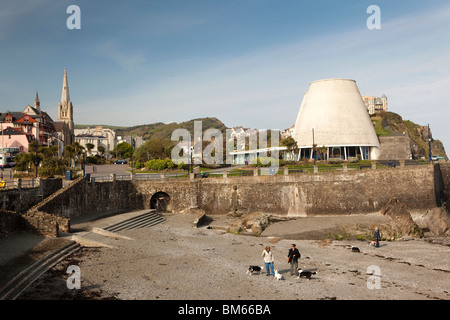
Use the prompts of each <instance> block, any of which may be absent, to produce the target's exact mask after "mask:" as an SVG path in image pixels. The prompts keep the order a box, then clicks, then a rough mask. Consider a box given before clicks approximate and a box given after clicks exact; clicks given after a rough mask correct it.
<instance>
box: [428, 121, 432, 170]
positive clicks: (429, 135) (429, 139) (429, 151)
mask: <svg viewBox="0 0 450 320" xmlns="http://www.w3.org/2000/svg"><path fill="white" fill-rule="evenodd" d="M428 160H429V161H431V131H430V124H428Z"/></svg>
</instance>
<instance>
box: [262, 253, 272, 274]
mask: <svg viewBox="0 0 450 320" xmlns="http://www.w3.org/2000/svg"><path fill="white" fill-rule="evenodd" d="M261 256H262V257H263V258H264V264H265V266H266V272H267V274H266V275H267V276H270V271H272V275H273V276H274V275H275V271H274V268H273V262H274V259H273V255H272V251H270V247H269V246H267V247H266V248H265V249H264V251H263V252H262V254H261ZM269 269H270V270H269Z"/></svg>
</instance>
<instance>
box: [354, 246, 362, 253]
mask: <svg viewBox="0 0 450 320" xmlns="http://www.w3.org/2000/svg"><path fill="white" fill-rule="evenodd" d="M352 252H361V251H359V248H358V247H353V246H352Z"/></svg>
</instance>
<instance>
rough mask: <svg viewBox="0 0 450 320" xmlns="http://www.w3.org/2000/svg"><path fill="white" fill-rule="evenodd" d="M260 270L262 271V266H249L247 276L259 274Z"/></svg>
mask: <svg viewBox="0 0 450 320" xmlns="http://www.w3.org/2000/svg"><path fill="white" fill-rule="evenodd" d="M262 270H263V267H262V266H261V267H258V266H250V267H248V270H247V274H249V275H252V274H253V273H256V272H258V274H260V273H261V271H262Z"/></svg>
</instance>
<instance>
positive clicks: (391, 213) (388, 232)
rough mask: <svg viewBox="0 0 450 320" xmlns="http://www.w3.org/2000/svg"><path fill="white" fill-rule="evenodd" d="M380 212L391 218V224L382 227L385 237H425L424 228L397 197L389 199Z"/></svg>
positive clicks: (393, 238) (391, 238)
mask: <svg viewBox="0 0 450 320" xmlns="http://www.w3.org/2000/svg"><path fill="white" fill-rule="evenodd" d="M380 212H381V214H382V215H384V216H387V217H388V218H389V219H390V223H389V225H387V226H383V228H382V229H383V238H385V239H387V240H389V239H390V240H395V239H398V238H401V237H403V236H411V237H417V238H421V237H423V231H422V229H421V228H420V227H419V226H418V225H417V223H415V222H414V220H413V219H412V217H411V214H410V212H409V210H408V208H407V206H406V205H405V204H404V203H402V202H401V201H399V200H398V199H397V198H391V199H389V201H388V202H386V203H385V204H384V205H383V207H382V208H381V211H380ZM380 229H381V228H380Z"/></svg>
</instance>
